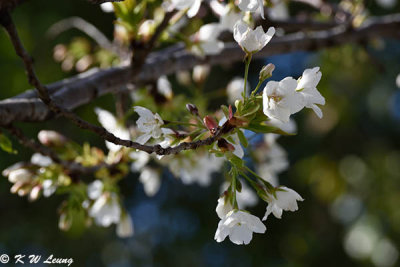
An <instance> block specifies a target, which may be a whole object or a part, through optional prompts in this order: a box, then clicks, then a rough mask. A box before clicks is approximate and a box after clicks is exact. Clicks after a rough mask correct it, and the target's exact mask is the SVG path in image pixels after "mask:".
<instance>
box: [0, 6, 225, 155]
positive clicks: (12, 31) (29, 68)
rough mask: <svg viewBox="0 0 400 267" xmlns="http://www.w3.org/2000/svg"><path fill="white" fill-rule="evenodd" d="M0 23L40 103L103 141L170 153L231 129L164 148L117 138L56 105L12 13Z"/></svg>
mask: <svg viewBox="0 0 400 267" xmlns="http://www.w3.org/2000/svg"><path fill="white" fill-rule="evenodd" d="M172 15H173V13H172V12H170V13H167V14H166V15H165V17H164V19H163V21H162V22H161V23H160V25H159V26H158V27H157V29H156V31H155V33H154V36H153V37H152V38H151V39H150V41H149V43H148V44H147V45H146V49H145V50H143V51H141V54H140V56H139V57H136V58H135V59H136V60H134V61H133V62H132V63H133V65H132V73H133V75H137V74H138V73H139V72H140V68H141V65H143V64H144V62H145V59H146V57H147V55H148V54H149V53H150V51H151V50H152V49H153V47H154V46H155V43H156V41H157V38H158V37H159V36H160V35H161V33H162V31H163V30H164V29H165V28H166V27H167V26H168V21H169V19H170V18H171V17H172ZM0 23H1V24H2V25H3V27H4V28H5V29H6V31H7V33H8V34H9V36H10V39H11V42H12V44H13V46H14V49H15V51H16V53H17V55H18V56H19V57H20V58H21V59H22V60H23V62H24V65H25V69H26V72H27V76H28V81H29V83H30V84H31V85H32V86H34V87H35V88H36V89H37V91H38V95H39V98H40V99H41V100H42V101H43V103H45V104H46V105H47V106H48V107H49V108H50V109H51V110H52V111H53V112H54V113H56V114H59V115H62V116H64V117H66V118H68V119H69V120H70V121H71V122H73V123H74V124H75V125H77V126H78V127H80V128H82V129H86V130H89V131H92V132H94V133H96V134H97V135H99V136H100V137H102V138H103V139H104V140H107V141H109V142H111V143H114V144H116V145H121V146H125V147H130V148H135V149H138V150H142V151H145V152H147V153H149V154H151V153H156V154H158V155H170V154H177V153H179V152H181V151H182V150H189V149H196V148H198V147H200V146H205V145H211V144H212V143H214V142H215V141H217V140H218V139H219V138H220V137H221V136H222V135H223V134H226V133H227V132H229V131H231V130H232V127H230V125H229V123H225V125H224V126H223V127H221V128H219V129H218V130H217V131H216V132H215V134H214V135H213V136H211V137H209V138H207V139H204V140H199V141H195V142H183V143H181V144H179V145H178V146H175V147H167V148H163V147H161V146H160V145H155V146H148V145H141V144H139V143H137V142H133V141H131V140H124V139H121V138H118V137H116V136H115V135H114V134H112V133H110V132H108V131H107V130H106V129H105V128H103V127H100V126H97V125H94V124H91V123H89V122H87V121H85V120H83V119H81V118H80V117H79V116H78V115H76V114H75V113H73V112H71V111H69V110H67V109H65V108H63V107H61V106H59V105H57V104H56V103H55V102H54V101H53V100H52V99H51V97H50V95H49V92H48V89H47V87H46V86H44V85H43V84H42V83H41V82H40V81H39V79H38V77H37V76H36V73H35V71H34V68H33V62H32V59H31V57H30V56H29V54H28V53H27V51H26V50H25V48H24V47H23V45H22V43H21V40H20V38H19V36H18V32H17V29H16V27H15V25H14V23H13V21H12V19H11V16H10V15H9V14H8V13H6V14H5V16H4V17H3V18H2V19H1V20H0ZM137 58H139V60H137Z"/></svg>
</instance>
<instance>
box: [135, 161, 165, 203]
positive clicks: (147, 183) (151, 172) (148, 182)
mask: <svg viewBox="0 0 400 267" xmlns="http://www.w3.org/2000/svg"><path fill="white" fill-rule="evenodd" d="M139 181H140V182H141V183H142V184H143V187H144V192H145V193H146V195H147V196H149V197H152V196H154V195H155V194H156V193H157V192H158V190H159V189H160V185H161V180H160V174H159V173H158V172H157V171H156V170H155V169H152V168H149V167H145V168H143V170H142V173H141V174H140V176H139Z"/></svg>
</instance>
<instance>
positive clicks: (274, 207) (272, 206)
mask: <svg viewBox="0 0 400 267" xmlns="http://www.w3.org/2000/svg"><path fill="white" fill-rule="evenodd" d="M275 194H276V198H275V196H273V195H270V200H269V201H268V206H267V211H266V212H265V215H264V218H263V221H265V220H266V219H267V218H268V216H269V215H270V214H271V213H272V214H274V216H275V217H276V218H278V219H280V218H281V217H282V211H283V210H286V211H288V210H290V211H296V210H298V206H297V201H303V200H304V199H303V198H302V197H301V196H300V195H299V194H298V193H297V192H296V191H294V190H293V189H290V188H287V187H286V186H280V187H279V188H278V190H277V191H276V193H275Z"/></svg>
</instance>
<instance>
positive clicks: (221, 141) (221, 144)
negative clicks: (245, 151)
mask: <svg viewBox="0 0 400 267" xmlns="http://www.w3.org/2000/svg"><path fill="white" fill-rule="evenodd" d="M217 145H218V147H219V148H220V149H221V151H222V152H226V151H235V147H234V146H233V145H232V144H230V143H228V141H226V140H225V139H224V138H221V139H219V140H218V143H217Z"/></svg>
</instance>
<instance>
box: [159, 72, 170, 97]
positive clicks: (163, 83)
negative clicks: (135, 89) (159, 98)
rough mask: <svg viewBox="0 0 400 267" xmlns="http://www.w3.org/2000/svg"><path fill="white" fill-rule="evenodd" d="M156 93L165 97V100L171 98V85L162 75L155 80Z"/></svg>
mask: <svg viewBox="0 0 400 267" xmlns="http://www.w3.org/2000/svg"><path fill="white" fill-rule="evenodd" d="M157 92H158V93H160V94H162V95H163V96H165V98H167V99H171V98H172V95H173V93H172V87H171V83H170V82H169V81H168V78H167V76H165V75H163V76H161V77H160V78H158V80H157Z"/></svg>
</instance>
